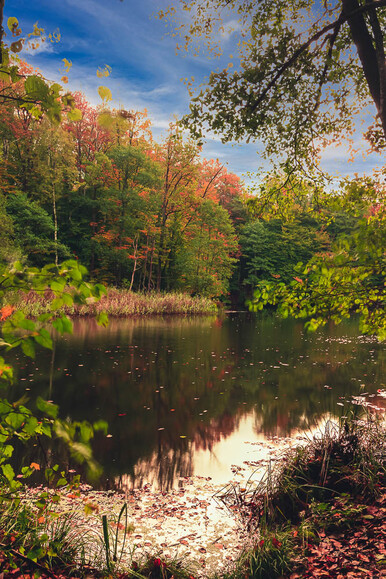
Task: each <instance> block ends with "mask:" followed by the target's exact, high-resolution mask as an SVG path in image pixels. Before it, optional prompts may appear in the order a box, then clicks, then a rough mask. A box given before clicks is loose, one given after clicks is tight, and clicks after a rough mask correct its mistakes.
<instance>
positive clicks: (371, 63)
mask: <svg viewBox="0 0 386 579" xmlns="http://www.w3.org/2000/svg"><path fill="white" fill-rule="evenodd" d="M342 7H343V13H344V14H345V15H346V16H347V23H348V25H349V27H350V32H351V36H352V39H353V41H354V44H355V46H356V49H357V52H358V56H359V59H360V61H361V64H362V68H363V72H364V75H365V78H366V81H367V85H368V87H369V91H370V94H371V97H372V99H373V101H374V103H375V106H376V108H377V111H378V114H379V117H380V120H381V124H382V127H383V131H384V133H385V136H386V62H385V51H384V46H383V36H384V35H383V33H382V30H381V27H380V25H379V20H378V17H377V13H376V10H375V9H374V8H373V9H369V10H368V12H369V16H370V22H371V26H372V30H373V34H374V39H373V37H372V35H371V34H370V32H369V29H368V24H367V22H366V20H365V16H364V13H363V12H361V11H360V10H359V8H360V5H359V3H358V0H342ZM374 44H375V47H374Z"/></svg>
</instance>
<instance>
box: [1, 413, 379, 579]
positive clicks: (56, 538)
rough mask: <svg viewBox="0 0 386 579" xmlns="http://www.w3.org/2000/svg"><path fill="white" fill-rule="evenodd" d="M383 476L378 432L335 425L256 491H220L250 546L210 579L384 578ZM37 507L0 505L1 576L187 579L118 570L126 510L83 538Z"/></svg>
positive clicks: (129, 563)
mask: <svg viewBox="0 0 386 579" xmlns="http://www.w3.org/2000/svg"><path fill="white" fill-rule="evenodd" d="M385 468H386V429H385V426H384V424H382V423H380V422H379V421H376V420H367V421H365V422H364V421H359V420H356V421H344V422H343V423H342V424H341V425H340V427H338V426H336V425H332V424H329V425H328V426H327V428H326V430H325V431H324V432H323V433H320V434H319V435H318V436H316V437H315V438H314V439H313V440H311V441H310V442H309V443H308V444H307V445H305V446H301V447H298V448H296V449H292V450H291V451H289V452H288V453H287V454H286V455H285V456H284V459H283V460H282V461H280V462H277V463H276V466H275V467H273V469H271V470H269V471H268V472H267V473H266V476H265V478H264V479H263V480H262V481H261V483H259V484H258V485H256V484H252V483H250V485H249V487H247V488H242V489H241V488H238V487H229V489H228V490H227V492H226V493H224V494H223V496H222V500H223V501H224V502H225V503H226V504H227V506H228V507H229V508H230V509H231V510H232V512H234V513H236V514H237V515H238V516H239V517H241V518H242V520H243V522H244V523H245V525H246V526H247V527H248V529H249V536H250V545H249V547H248V548H247V549H245V551H244V552H243V553H242V555H241V557H240V558H239V559H238V560H237V561H234V562H233V564H231V565H230V567H229V570H228V571H227V572H226V573H221V574H218V575H216V576H215V577H213V578H212V579H248V578H251V579H275V578H279V577H282V578H286V579H300V578H312V577H335V578H336V579H345V578H360V577H384V576H385V574H386V573H385V572H386V551H385V542H386V525H385V520H386V480H385ZM39 500H40V503H39V502H38V503H37V504H36V505H35V506H34V507H33V508H26V507H23V506H22V504H19V503H17V502H16V503H10V502H8V501H6V500H3V501H2V503H1V505H0V506H1V509H0V529H1V531H0V573H1V572H3V571H4V572H5V576H9V577H32V576H33V573H34V572H35V573H36V574H37V575H36V576H39V577H44V578H45V577H89V578H91V577H115V578H119V579H127V578H129V577H135V578H137V579H145V578H148V579H172V577H173V578H174V579H194V575H193V574H192V573H191V572H190V571H189V561H188V560H184V561H177V560H174V561H171V560H170V559H166V558H162V555H160V554H157V553H155V554H152V555H151V556H148V557H147V558H146V559H143V560H139V559H136V558H135V553H132V554H130V553H129V558H127V557H126V560H125V561H124V560H123V559H122V561H121V555H122V553H123V550H124V546H125V540H126V537H127V534H128V533H129V532H130V531H131V530H132V529H131V528H130V520H129V519H128V517H127V508H126V509H125V507H123V508H122V510H121V512H120V514H119V516H117V517H116V518H115V519H114V520H111V519H110V520H109V521H108V520H107V518H106V517H102V518H101V521H100V529H99V533H95V532H94V534H92V531H91V530H90V529H89V530H88V531H87V532H86V531H85V529H83V528H82V526H81V524H80V522H79V521H78V520H77V519H76V518H74V515H73V514H71V513H66V514H65V516H64V517H63V515H61V516H58V515H55V501H52V500H51V503H50V502H49V500H48V497H47V496H45V497H43V500H42V499H39ZM50 512H51V514H50ZM12 568H13V569H14V572H12ZM11 572H12V574H11ZM7 573H9V574H8V575H7ZM23 573H24V575H23Z"/></svg>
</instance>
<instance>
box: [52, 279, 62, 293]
mask: <svg viewBox="0 0 386 579" xmlns="http://www.w3.org/2000/svg"><path fill="white" fill-rule="evenodd" d="M65 286H66V282H65V280H60V281H57V280H54V281H52V282H51V283H50V288H51V289H52V291H53V292H62V291H63V290H64V288H65Z"/></svg>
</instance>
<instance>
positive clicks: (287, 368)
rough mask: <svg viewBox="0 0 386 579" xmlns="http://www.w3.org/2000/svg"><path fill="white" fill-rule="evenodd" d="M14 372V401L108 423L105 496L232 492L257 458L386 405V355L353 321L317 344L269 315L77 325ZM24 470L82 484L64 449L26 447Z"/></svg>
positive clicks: (100, 439)
mask: <svg viewBox="0 0 386 579" xmlns="http://www.w3.org/2000/svg"><path fill="white" fill-rule="evenodd" d="M14 363H15V365H16V370H15V372H16V375H17V377H18V380H17V381H16V383H17V386H16V387H13V392H14V394H13V396H14V399H17V398H18V397H20V396H22V395H25V394H26V395H28V396H31V398H32V393H33V397H35V395H37V394H40V395H41V396H43V397H45V398H47V399H51V400H53V401H54V402H55V403H57V404H59V407H60V416H61V417H62V418H66V417H68V418H70V419H72V420H83V419H87V420H88V421H89V422H95V421H97V420H101V419H103V420H105V421H107V423H108V433H107V436H106V435H105V434H102V433H97V435H96V437H95V440H94V443H93V446H94V454H95V457H96V459H97V460H98V461H99V462H100V464H101V465H102V466H103V475H102V477H101V479H100V481H99V483H98V485H99V488H103V489H110V488H111V489H119V488H125V489H127V488H131V487H137V488H139V487H142V486H143V485H145V484H146V483H153V484H154V485H155V486H156V487H157V488H159V489H162V490H168V489H170V488H173V487H176V486H177V485H178V484H179V480H180V479H181V477H187V476H191V475H200V476H203V477H211V479H212V480H213V481H214V482H216V483H221V482H222V481H223V482H224V484H225V483H226V482H227V481H228V480H229V476H230V474H231V469H232V468H233V469H236V467H237V466H242V465H243V464H244V461H245V462H246V463H248V462H249V461H254V460H256V457H257V456H258V454H259V449H261V448H265V449H266V450H267V449H268V451H269V449H270V448H272V447H273V446H275V445H277V444H278V443H280V441H281V440H284V439H287V438H288V437H293V436H295V435H297V434H298V433H299V432H302V431H304V432H309V431H310V429H312V428H314V427H315V426H316V425H318V424H320V423H321V421H322V420H323V419H324V418H325V417H326V416H336V417H337V416H341V415H342V414H343V413H346V412H348V411H351V410H353V409H355V408H358V407H357V406H356V405H355V404H353V401H354V402H355V401H356V399H355V398H354V399H353V398H352V397H353V396H354V397H355V396H365V397H366V399H367V400H368V402H369V403H370V408H371V405H372V404H374V405H378V406H379V405H382V403H384V402H385V398H383V397H381V396H380V395H377V390H378V389H381V388H382V387H383V383H382V376H384V367H383V366H384V349H383V347H382V345H380V344H379V343H377V341H376V340H374V339H372V338H368V337H364V336H358V329H357V324H356V322H355V321H350V322H346V323H344V324H341V325H339V326H334V325H329V326H327V327H326V328H324V329H322V330H321V331H319V332H318V333H316V334H313V335H307V334H306V333H305V332H304V330H303V326H302V324H301V323H298V322H296V321H293V320H279V319H277V318H276V317H274V316H271V315H265V314H264V315H254V314H250V313H230V314H223V315H222V316H219V317H216V316H213V317H192V318H185V317H177V316H169V317H165V318H162V317H155V318H146V317H142V318H131V319H111V320H110V324H109V326H108V327H107V328H103V327H99V326H97V325H96V323H95V321H94V320H92V319H76V320H75V321H74V333H73V335H71V336H68V335H67V336H65V337H56V338H55V344H54V349H53V351H52V352H51V351H42V350H40V351H39V352H38V353H37V356H36V359H35V360H30V359H25V358H24V357H23V356H22V355H21V354H19V355H18V357H16V359H14ZM257 443H259V444H257ZM15 460H16V461H17V462H18V463H19V466H20V463H23V464H29V463H30V462H31V461H32V460H33V461H35V462H39V463H40V464H42V465H44V463H45V461H46V464H51V463H52V462H55V461H56V460H60V461H61V463H62V464H65V465H66V467H67V468H68V469H71V470H78V471H79V472H81V473H82V474H83V471H82V469H81V468H79V467H78V466H77V465H76V464H75V463H74V462H72V461H71V460H70V459H69V457H68V455H67V453H66V450H65V448H63V447H61V446H60V445H58V444H57V443H56V444H55V446H54V448H48V447H47V446H45V447H44V448H43V449H42V448H41V447H39V446H36V447H34V448H32V447H31V448H28V449H18V451H17V454H16V457H15ZM232 465H234V466H233V467H232ZM98 485H97V486H98Z"/></svg>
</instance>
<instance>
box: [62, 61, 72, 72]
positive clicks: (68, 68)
mask: <svg viewBox="0 0 386 579" xmlns="http://www.w3.org/2000/svg"><path fill="white" fill-rule="evenodd" d="M63 62H64V70H65V71H66V72H68V71H69V70H70V68H71V67H72V62H71V60H67V58H63Z"/></svg>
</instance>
